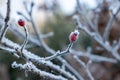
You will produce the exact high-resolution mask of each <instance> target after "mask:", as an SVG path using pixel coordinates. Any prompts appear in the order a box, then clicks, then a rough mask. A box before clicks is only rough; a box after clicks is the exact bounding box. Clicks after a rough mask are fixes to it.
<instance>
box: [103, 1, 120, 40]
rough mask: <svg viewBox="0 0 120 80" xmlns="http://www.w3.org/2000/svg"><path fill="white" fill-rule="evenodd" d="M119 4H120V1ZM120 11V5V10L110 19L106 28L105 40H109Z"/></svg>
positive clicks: (119, 8)
mask: <svg viewBox="0 0 120 80" xmlns="http://www.w3.org/2000/svg"><path fill="white" fill-rule="evenodd" d="M118 3H119V4H120V1H118ZM112 11H113V10H112ZM119 11H120V5H119V6H118V9H117V10H116V11H115V12H114V13H113V14H112V16H111V17H110V19H109V21H108V23H107V26H106V28H105V31H104V34H103V39H104V40H108V37H109V34H110V30H111V28H112V24H113V22H114V21H115V19H116V16H117V15H118V13H119Z"/></svg>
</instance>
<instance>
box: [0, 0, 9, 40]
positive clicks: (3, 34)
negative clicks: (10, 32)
mask: <svg viewBox="0 0 120 80" xmlns="http://www.w3.org/2000/svg"><path fill="white" fill-rule="evenodd" d="M9 19H10V0H8V1H7V13H6V18H5V23H4V26H3V27H2V29H1V31H0V41H1V40H2V38H3V37H4V36H5V34H6V31H7V29H8V22H9Z"/></svg>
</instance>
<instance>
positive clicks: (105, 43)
mask: <svg viewBox="0 0 120 80" xmlns="http://www.w3.org/2000/svg"><path fill="white" fill-rule="evenodd" d="M74 19H75V22H76V23H77V25H76V26H77V28H78V29H79V30H82V31H84V32H85V33H86V34H88V35H89V36H90V37H91V38H93V39H94V40H95V41H96V42H98V43H99V44H100V45H101V46H102V47H103V48H104V49H105V50H107V51H108V52H110V53H111V54H112V55H113V56H114V57H115V58H116V59H117V60H120V55H119V53H118V51H117V50H116V49H114V47H112V46H111V45H110V44H109V42H108V41H104V40H103V39H102V38H101V37H100V36H98V35H96V34H95V33H94V32H91V31H89V29H88V28H87V27H86V26H84V25H82V24H81V23H80V22H79V18H78V17H77V16H75V17H74Z"/></svg>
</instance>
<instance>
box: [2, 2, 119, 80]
mask: <svg viewBox="0 0 120 80" xmlns="http://www.w3.org/2000/svg"><path fill="white" fill-rule="evenodd" d="M24 1H26V3H27V4H26V5H27V8H28V10H29V9H30V3H31V2H33V3H34V7H33V13H32V15H33V20H34V22H35V24H36V26H37V27H38V29H39V31H40V32H41V33H43V34H47V33H48V32H53V33H54V35H53V36H50V37H48V38H45V39H44V40H45V42H46V44H47V45H48V46H49V47H50V48H52V49H54V50H55V51H57V50H64V49H65V48H66V47H67V45H68V44H69V39H68V38H69V34H70V32H71V31H73V30H74V29H75V25H74V22H73V20H72V17H73V16H74V15H78V14H79V11H78V6H77V2H76V0H11V13H10V14H11V15H10V22H11V23H12V24H17V20H18V19H20V18H21V17H22V18H24V17H23V16H22V15H20V14H19V12H20V13H23V14H24V15H25V16H27V17H29V16H28V14H27V12H26V10H25V6H24V4H23V2H24ZM6 2H7V1H6V0H0V27H2V24H4V23H3V20H4V18H5V16H6ZM79 2H80V4H81V5H83V6H84V13H85V15H86V16H87V17H88V18H89V19H90V20H91V21H92V22H93V23H94V24H95V21H96V20H95V18H96V17H97V18H98V22H97V24H95V25H96V26H97V27H98V31H99V33H100V34H101V35H102V34H103V32H104V29H105V27H106V25H107V23H108V21H109V18H110V16H111V15H112V12H111V10H116V8H117V7H116V5H120V4H117V3H116V2H117V0H79ZM81 12H82V10H81ZM79 17H80V21H81V22H82V23H83V24H85V25H87V26H90V25H89V24H88V23H87V22H86V21H85V20H84V17H83V15H79ZM26 23H27V28H28V30H29V33H30V34H33V36H34V35H35V33H34V31H33V29H32V27H31V26H32V25H31V23H30V22H29V21H27V20H26ZM16 28H19V27H16ZM89 28H90V27H89ZM90 30H91V29H90ZM6 37H7V38H9V39H10V40H12V41H14V42H16V43H19V44H22V42H23V40H24V39H23V38H21V37H19V36H18V35H16V34H15V33H14V32H12V31H11V30H8V31H7V34H6ZM119 37H120V16H119V14H118V15H117V17H116V19H115V20H114V23H113V25H112V29H111V31H110V35H109V41H110V43H111V44H112V42H113V41H114V40H118V39H119ZM35 38H36V37H35ZM28 44H29V45H28V47H26V48H27V50H29V51H31V52H34V53H36V54H37V55H39V56H42V57H45V56H49V55H50V54H48V53H47V52H45V51H44V49H42V48H40V47H39V46H37V45H34V44H32V43H30V42H29V43H28ZM96 46H99V44H98V43H97V42H95V41H94V40H93V39H92V38H90V37H89V36H88V35H87V34H85V33H84V32H83V31H80V36H79V39H78V41H77V42H76V43H75V44H74V45H73V49H75V50H76V51H77V50H81V51H86V50H87V49H88V47H91V48H92V54H96V55H101V56H108V57H111V55H109V54H107V53H108V52H106V51H105V50H96V49H95V48H96ZM8 53H9V52H7V51H4V50H0V80H46V79H44V78H42V77H40V76H39V75H36V74H33V73H29V76H28V77H25V75H24V71H20V70H18V69H12V68H11V63H12V62H13V61H17V62H21V63H25V62H24V61H23V60H22V59H17V58H15V57H14V56H12V55H11V54H8ZM63 58H65V59H66V60H67V61H68V62H69V63H70V64H71V65H72V66H73V67H74V68H75V69H76V70H77V71H78V72H79V73H81V74H82V76H83V77H84V78H85V80H89V79H88V78H87V76H86V75H85V73H84V71H83V70H82V68H81V66H80V65H79V64H78V63H77V62H76V61H75V60H74V59H73V58H72V54H67V55H65V56H63ZM80 58H81V59H82V60H83V61H87V60H88V59H87V57H80ZM52 61H53V63H54V64H57V65H61V63H60V62H59V61H58V60H57V59H54V60H52ZM38 67H39V68H40V69H42V70H45V71H49V72H50V71H51V69H50V68H49V67H45V66H38ZM90 71H91V73H92V75H93V77H94V78H95V80H120V63H118V64H112V63H109V62H100V63H96V62H93V63H92V65H91V66H90ZM54 73H55V74H59V73H57V72H54Z"/></svg>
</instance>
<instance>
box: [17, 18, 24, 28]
mask: <svg viewBox="0 0 120 80" xmlns="http://www.w3.org/2000/svg"><path fill="white" fill-rule="evenodd" d="M18 24H19V25H20V26H22V27H24V26H25V21H24V20H22V19H19V20H18Z"/></svg>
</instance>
